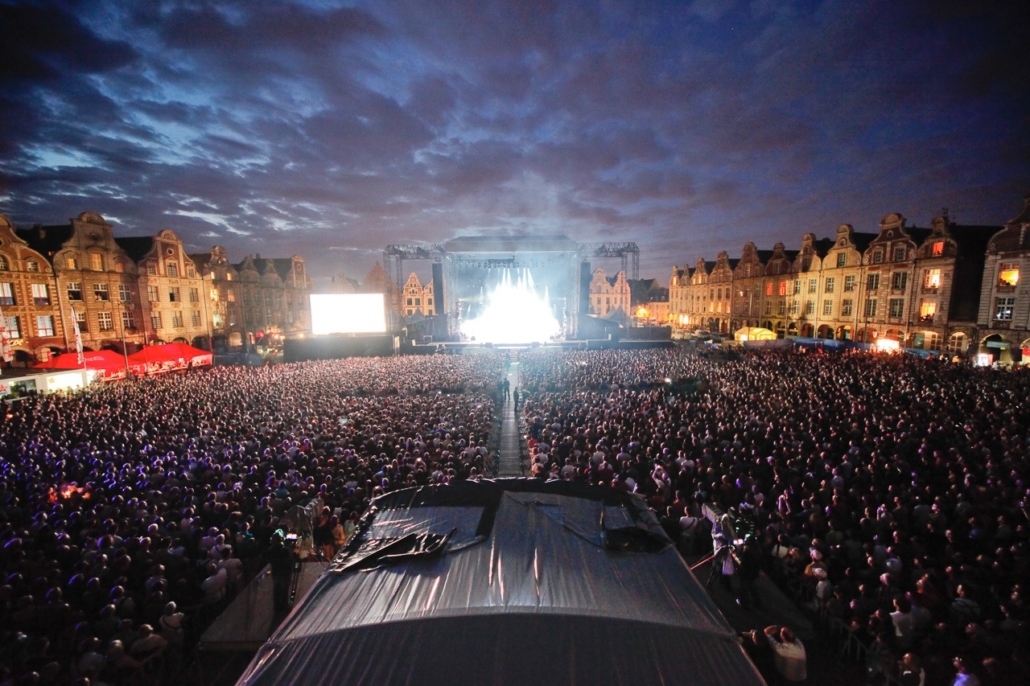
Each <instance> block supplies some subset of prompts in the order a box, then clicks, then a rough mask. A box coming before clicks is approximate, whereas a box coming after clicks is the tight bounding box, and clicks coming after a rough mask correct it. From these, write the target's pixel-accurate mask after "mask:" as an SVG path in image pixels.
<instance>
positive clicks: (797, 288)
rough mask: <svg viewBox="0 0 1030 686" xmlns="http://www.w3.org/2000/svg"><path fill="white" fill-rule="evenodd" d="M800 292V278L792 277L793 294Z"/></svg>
mask: <svg viewBox="0 0 1030 686" xmlns="http://www.w3.org/2000/svg"><path fill="white" fill-rule="evenodd" d="M800 292H801V279H794V295H797V294H798V293H800Z"/></svg>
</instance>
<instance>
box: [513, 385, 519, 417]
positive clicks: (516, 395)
mask: <svg viewBox="0 0 1030 686" xmlns="http://www.w3.org/2000/svg"><path fill="white" fill-rule="evenodd" d="M511 399H512V402H514V403H515V411H516V412H518V411H519V388H518V386H516V387H515V390H514V391H512V394H511Z"/></svg>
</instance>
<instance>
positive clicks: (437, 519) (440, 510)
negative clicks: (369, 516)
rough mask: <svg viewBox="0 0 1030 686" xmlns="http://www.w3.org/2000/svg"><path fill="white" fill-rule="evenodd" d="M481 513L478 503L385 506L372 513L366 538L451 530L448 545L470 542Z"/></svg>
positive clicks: (396, 536)
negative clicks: (372, 518)
mask: <svg viewBox="0 0 1030 686" xmlns="http://www.w3.org/2000/svg"><path fill="white" fill-rule="evenodd" d="M482 517H483V508H481V507H418V508H407V509H397V510H386V511H384V512H380V513H379V514H378V515H376V518H375V521H374V522H373V523H372V526H370V527H369V531H368V538H400V537H402V536H408V535H409V534H426V533H433V534H440V535H441V536H446V535H448V534H451V538H450V541H451V543H450V544H451V546H452V547H456V546H459V545H464V544H467V543H471V542H472V541H474V540H475V539H476V528H477V527H478V526H479V520H480V519H482Z"/></svg>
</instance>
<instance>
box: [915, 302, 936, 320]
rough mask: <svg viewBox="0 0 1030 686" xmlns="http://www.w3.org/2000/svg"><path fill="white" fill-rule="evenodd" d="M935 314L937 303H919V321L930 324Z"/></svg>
mask: <svg viewBox="0 0 1030 686" xmlns="http://www.w3.org/2000/svg"><path fill="white" fill-rule="evenodd" d="M935 314H937V303H936V302H935V301H933V300H923V301H921V302H920V303H919V319H920V321H924V322H932V321H933V316H934V315H935Z"/></svg>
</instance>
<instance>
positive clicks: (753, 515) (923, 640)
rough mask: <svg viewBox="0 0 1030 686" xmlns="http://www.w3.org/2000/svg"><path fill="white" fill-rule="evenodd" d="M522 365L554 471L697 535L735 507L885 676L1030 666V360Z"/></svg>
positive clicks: (653, 360) (947, 679)
mask: <svg viewBox="0 0 1030 686" xmlns="http://www.w3.org/2000/svg"><path fill="white" fill-rule="evenodd" d="M520 376H521V382H522V384H523V385H526V386H529V387H530V388H537V389H538V392H536V393H532V392H531V393H529V394H528V397H527V399H526V400H525V406H524V407H525V417H526V423H527V427H528V432H529V435H530V445H531V450H532V451H533V461H534V464H533V471H534V473H535V474H536V475H538V476H539V477H540V478H561V479H573V480H583V481H589V482H592V483H599V484H606V485H610V486H611V487H612V488H618V489H622V490H630V491H633V492H636V493H639V494H641V495H642V496H643V497H645V498H647V500H648V502H649V503H650V505H651V507H652V508H653V509H655V510H656V511H657V512H659V513H660V514H663V515H664V516H665V521H666V523H667V525H669V528H670V529H671V530H672V532H673V534H674V535H675V533H676V531H677V529H679V527H677V526H676V523H682V526H683V529H681V530H680V532H681V534H682V537H683V540H684V542H685V547H686V548H687V549H690V548H693V549H694V550H697V549H698V548H700V547H701V546H703V545H711V543H710V541H703V540H701V538H695V537H694V533H693V530H694V527H695V525H696V523H697V522H698V520H703V519H704V517H703V512H702V509H703V506H704V505H706V504H711V505H714V506H715V508H716V509H718V510H720V511H723V512H733V513H734V515H735V518H737V519H738V520H743V521H747V522H749V523H750V524H753V526H754V529H755V531H756V536H757V537H758V543H760V544H761V550H762V564H763V566H764V567H765V569H766V570H767V571H768V572H769V573H770V574H771V575H773V576H774V577H776V578H779V579H781V580H783V581H785V582H788V583H799V584H801V585H803V586H806V587H807V588H809V589H810V591H811V596H812V597H813V598H814V602H815V603H817V604H818V606H819V609H820V611H821V612H825V613H827V614H828V615H829V616H830V617H833V618H835V619H836V620H839V622H840V623H841V624H843V625H844V626H845V627H846V629H847V630H848V631H849V632H851V635H852V636H853V638H854V640H856V641H858V642H860V643H861V644H862V645H863V646H864V647H865V650H864V651H863V654H864V655H866V656H867V660H868V662H869V664H868V667H869V669H870V673H871V674H873V675H881V674H892V675H894V676H895V677H898V676H901V677H906V678H908V679H916V681H917V682H918V679H919V677H920V675H922V676H923V677H924V678H925V683H927V684H930V683H935V684H936V683H951V681H952V679H953V677H955V676H956V671H955V670H956V669H957V668H958V664H959V663H958V662H955V658H957V657H958V658H961V665H962V670H963V673H965V672H972V673H974V674H975V675H977V676H978V677H979V679H980V681H981V682H982V683H985V684H994V683H997V684H1004V683H1025V682H1027V680H1028V679H1030V659H1028V657H1030V656H1028V654H1027V652H1026V651H1027V649H1026V646H1027V645H1030V642H1028V641H1027V638H1028V636H1027V626H1028V625H1027V621H1028V620H1030V601H1028V598H1027V593H1028V591H1030V588H1028V583H1030V554H1028V552H1030V551H1028V542H1030V531H1028V528H1027V524H1028V522H1027V514H1028V509H1027V505H1028V504H1030V503H1028V495H1030V491H1028V483H1030V482H1028V476H1030V464H1028V459H1030V442H1028V438H1030V435H1028V428H1030V404H1028V398H1030V374H1027V373H1024V372H1022V371H1017V372H1011V373H1010V372H997V371H990V370H983V369H974V368H971V367H968V366H964V365H958V364H952V363H948V362H941V361H936V360H922V359H918V358H915V357H911V356H907V355H887V356H884V355H877V356H873V355H868V354H864V353H857V354H856V353H849V354H837V353H833V354H822V353H807V354H803V353H790V352H748V353H745V354H743V355H740V356H737V357H736V359H733V360H725V359H715V358H706V357H705V356H690V355H682V354H679V353H676V352H667V351H653V352H640V353H632V354H626V353H622V352H618V351H609V352H604V353H597V354H594V355H593V356H592V357H586V356H584V355H583V354H581V353H573V354H566V355H562V356H557V357H556V356H538V357H533V356H525V357H523V359H522V364H521V365H520ZM676 388H689V389H691V390H689V391H686V392H679V391H677V390H675V389H676ZM545 389H546V390H545ZM551 389H554V390H551ZM559 389H560V390H559ZM716 524H717V525H718V523H716ZM721 542H722V541H721V540H720V541H717V543H716V545H719V544H720V543H721ZM726 542H727V543H728V542H729V541H726ZM738 543H740V541H738ZM747 549H748V546H746V545H743V546H739V547H738V550H737V551H736V552H738V557H743V555H744V551H746V550H747ZM745 565H746V563H745ZM726 569H727V572H728V573H731V574H732V573H733V572H734V571H739V570H734V569H733V565H729V566H728V567H727V568H726ZM727 581H729V580H727ZM734 586H737V584H736V582H734ZM746 587H747V584H744V586H743V588H744V589H746ZM742 600H747V598H742ZM897 660H901V663H900V665H897V663H896V661H897ZM896 665H897V666H896ZM963 683H966V682H963ZM968 683H972V682H968Z"/></svg>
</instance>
